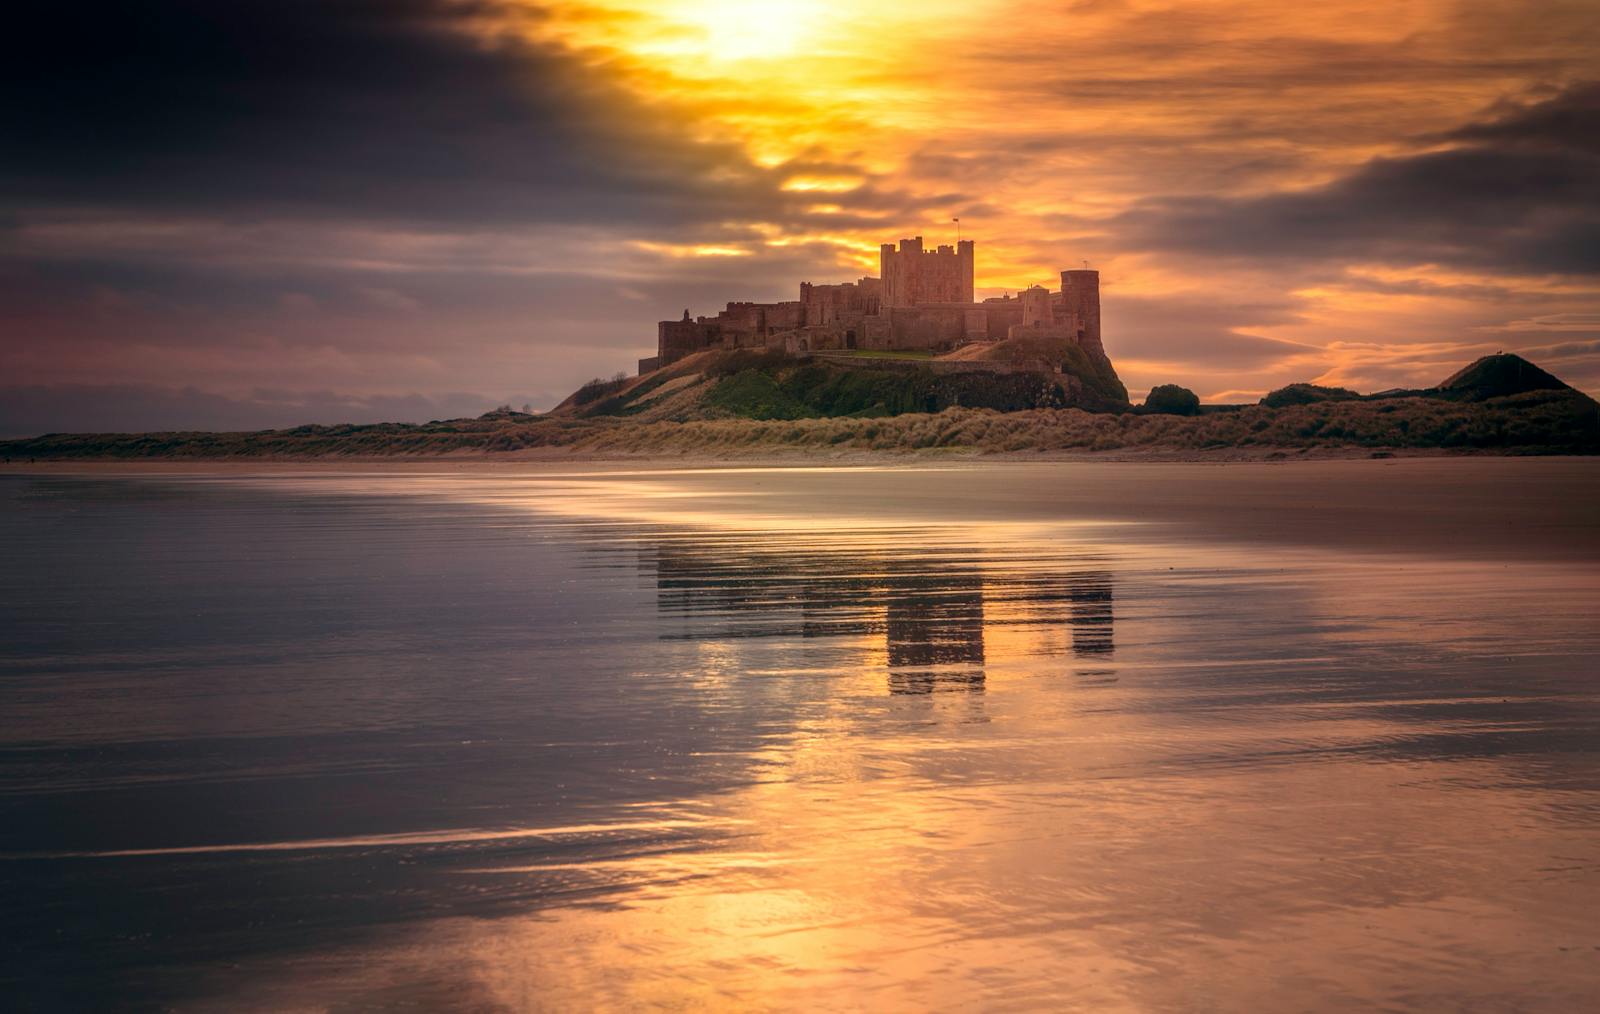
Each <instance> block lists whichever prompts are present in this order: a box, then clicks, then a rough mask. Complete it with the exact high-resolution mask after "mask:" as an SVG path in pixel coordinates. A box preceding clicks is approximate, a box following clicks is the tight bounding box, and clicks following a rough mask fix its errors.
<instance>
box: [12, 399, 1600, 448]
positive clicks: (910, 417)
mask: <svg viewBox="0 0 1600 1014" xmlns="http://www.w3.org/2000/svg"><path fill="white" fill-rule="evenodd" d="M1461 454H1474V455H1483V454H1491V455H1552V454H1556V455H1592V454H1600V406H1597V405H1596V403H1595V402H1594V401H1593V400H1592V399H1590V398H1589V397H1588V396H1586V395H1584V394H1581V393H1580V392H1577V391H1574V390H1571V389H1570V388H1563V389H1561V390H1540V391H1527V392H1523V393H1520V394H1513V395H1509V396H1506V397H1497V398H1487V399H1483V400H1446V399H1442V398H1437V397H1396V398H1385V399H1379V400H1370V399H1361V400H1337V401H1318V402H1313V403H1310V404H1296V405H1284V406H1278V407H1273V406H1268V405H1252V406H1246V407H1244V408H1240V409H1237V410H1233V411H1226V412H1209V413H1203V414H1199V415H1170V414H1161V413H1152V412H1136V411H1129V412H1122V413H1091V412H1086V411H1083V410H1081V409H1076V408H1064V409H1028V410H1023V411H1016V412H998V411H994V410H992V409H978V408H948V409H945V410H944V411H942V412H938V413H904V414H899V415H887V416H836V417H832V418H798V419H768V420H759V419H747V418H727V417H724V418H700V419H689V420H681V421H679V420H654V421H645V420H636V419H617V418H601V419H579V418H571V417H558V416H533V415H524V414H521V413H515V412H506V411H499V412H491V413H488V414H487V415H484V416H480V417H478V418H476V419H455V420H446V421H439V422H432V423H423V424H402V423H380V424H372V425H343V426H301V427H296V428H294V429H287V430H265V431H259V432H253V433H206V432H183V433H109V434H107V433H101V434H93V433H90V434H50V435H46V436H41V437H35V438H31V439H25V440H9V441H0V462H3V461H4V460H5V459H10V462H11V465H12V467H15V466H16V464H17V463H19V462H35V463H36V462H38V461H44V460H54V461H62V460H77V461H198V460H210V461H217V460H225V461H245V462H261V461H288V462H305V461H314V460H331V461H339V462H349V461H355V460H371V461H391V462H392V461H397V460H404V459H415V460H421V461H429V462H448V461H453V460H462V459H479V460H495V459H499V460H554V461H639V460H652V459H663V460H677V461H708V462H715V461H741V462H750V461H766V460H772V461H847V460H852V459H859V460H863V461H866V460H885V459H890V460H902V459H912V460H927V459H930V458H937V459H948V458H953V457H954V458H960V457H996V456H1004V457H1020V458H1026V459H1030V460H1045V459H1053V458H1059V459H1091V460H1100V461H1107V460H1118V459H1129V460H1136V461H1154V460H1172V461H1227V460H1250V461H1256V460H1283V459H1291V458H1306V457H1312V458H1351V457H1371V456H1381V457H1388V456H1408V457H1410V456H1422V455H1426V456H1438V455H1461Z"/></svg>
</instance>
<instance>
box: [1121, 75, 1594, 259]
mask: <svg viewBox="0 0 1600 1014" xmlns="http://www.w3.org/2000/svg"><path fill="white" fill-rule="evenodd" d="M1596 137H1600V86H1597V85H1584V86H1581V87H1574V88H1571V89H1569V90H1567V91H1565V92H1563V93H1562V94H1560V95H1558V96H1556V97H1554V98H1551V99H1549V100H1547V101H1544V102H1541V103H1538V104H1535V105H1533V106H1529V107H1525V108H1519V109H1517V110H1515V111H1513V112H1510V113H1508V114H1506V115H1503V116H1501V117H1498V118H1496V119H1494V120H1491V121H1488V122H1485V123H1482V124H1473V125H1468V126H1466V127H1463V128H1461V129H1459V130H1456V131H1453V132H1452V133H1451V134H1449V135H1448V138H1449V139H1450V140H1451V141H1454V142H1456V146H1455V147H1451V148H1448V149H1445V150H1442V151H1427V152H1423V153H1420V154H1416V155H1412V156H1409V157H1404V158H1382V159H1375V160H1373V161H1371V162H1368V163H1367V164H1366V165H1365V166H1363V167H1362V168H1361V169H1359V170H1357V171H1356V172H1354V173H1352V174H1350V175H1348V176H1346V177H1344V178H1342V179H1339V180H1336V181H1334V182H1333V183H1330V184H1328V185H1326V186H1323V187H1318V188H1315V189H1311V190H1300V191H1291V192H1281V193H1274V194H1269V195H1266V196H1260V197H1250V198H1237V199H1216V198H1202V197H1182V198H1173V199H1166V200H1155V201H1147V202H1144V203H1142V204H1141V205H1139V206H1137V207H1136V208H1135V209H1133V210H1131V211H1129V212H1126V213H1124V214H1123V215H1121V216H1119V217H1118V218H1117V219H1115V220H1114V222H1113V223H1111V227H1112V229H1113V230H1114V231H1115V232H1116V233H1117V234H1118V235H1119V237H1120V238H1122V239H1124V240H1125V241H1127V242H1128V243H1129V244H1130V245H1134V246H1137V247H1140V248H1143V249H1153V250H1167V251H1177V252H1184V253H1191V254H1208V255H1216V256H1224V257H1235V258H1245V259H1273V260H1282V259H1290V260H1302V261H1304V260H1339V261H1350V260H1355V261H1358V262H1372V261H1383V262H1390V263H1400V264H1423V263H1438V264H1449V265H1456V266H1462V267H1471V268H1475V269H1483V270H1491V271H1492V270H1501V271H1505V272H1508V273H1514V274H1528V273H1560V274H1579V275H1587V274H1600V145H1597V142H1596V141H1595V140H1594V139H1595V138H1596Z"/></svg>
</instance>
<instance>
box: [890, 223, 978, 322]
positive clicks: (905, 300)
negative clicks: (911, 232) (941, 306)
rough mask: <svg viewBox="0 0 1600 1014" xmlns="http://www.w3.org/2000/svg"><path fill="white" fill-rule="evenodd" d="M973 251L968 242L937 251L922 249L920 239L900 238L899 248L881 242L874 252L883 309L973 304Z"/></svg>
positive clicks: (971, 245)
mask: <svg viewBox="0 0 1600 1014" xmlns="http://www.w3.org/2000/svg"><path fill="white" fill-rule="evenodd" d="M973 250H974V244H973V241H972V240H970V239H966V240H962V241H961V242H959V243H957V244H956V245H955V246H953V247H951V246H941V247H939V248H938V249H937V250H924V249H922V237H921V236H917V237H916V238H914V239H903V240H901V241H900V247H899V249H896V248H895V246H894V244H892V243H885V244H883V246H882V247H880V248H879V251H878V261H879V269H880V270H879V276H878V277H880V278H881V279H883V300H882V305H883V306H916V305H918V304H920V303H971V302H973V301H974V300H973V292H974V288H973V268H972V262H973Z"/></svg>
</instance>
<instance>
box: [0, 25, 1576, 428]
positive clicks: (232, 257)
mask: <svg viewBox="0 0 1600 1014" xmlns="http://www.w3.org/2000/svg"><path fill="white" fill-rule="evenodd" d="M8 21H9V23H8V30H7V32H6V33H5V34H4V37H3V39H0V80H3V89H0V432H4V433H7V434H13V435H14V434H23V433H33V432H42V431H45V430H68V429H149V428H169V427H196V428H199V427H204V428H241V427H257V426H271V425H291V424H295V423H299V422H307V421H320V422H332V421H368V420H378V419H399V420H426V419H430V418H440V417H446V416H456V415H463V414H475V413H478V412H481V411H483V410H485V409H487V408H489V407H492V406H493V405H495V404H498V403H501V402H510V403H512V404H515V405H518V406H520V405H522V404H523V403H531V404H532V405H533V406H534V407H536V408H539V407H548V406H549V405H552V404H554V403H555V402H556V401H557V400H559V399H560V398H561V397H562V396H563V395H565V394H566V393H567V392H568V391H570V390H571V389H572V388H573V387H575V386H577V385H578V384H579V383H581V382H582V381H584V380H586V379H588V378H589V377H592V376H596V375H610V374H611V373H613V372H615V371H617V370H619V369H625V368H630V367H631V365H632V363H633V361H634V360H636V359H637V358H638V357H639V356H642V355H648V354H650V353H651V352H652V351H653V349H654V343H655V322H656V321H657V320H659V319H662V318H664V317H676V316H678V315H679V314H681V313H682V311H683V309H684V308H685V307H689V308H691V309H693V310H694V311H695V312H696V313H709V312H712V311H713V310H715V309H716V308H717V307H718V306H719V305H720V304H721V303H723V302H726V301H727V300H729V299H735V298H741V299H763V300H767V299H793V298H796V288H797V284H798V282H799V281H800V280H802V279H807V280H812V281H842V280H847V279H852V278H855V277H858V276H859V275H862V274H865V273H875V271H876V258H877V253H876V251H877V245H878V243H880V242H882V241H893V240H896V239H898V238H900V237H901V236H905V235H916V234H921V235H923V236H925V237H927V239H928V241H929V242H930V243H933V242H949V241H951V240H953V238H954V234H953V228H954V227H953V226H952V225H951V224H950V220H951V219H952V218H953V217H957V216H959V217H960V218H961V221H962V228H963V230H964V233H965V235H966V236H968V237H969V238H974V239H976V240H977V241H978V283H979V287H980V290H987V292H985V293H984V294H994V293H998V292H1000V291H1004V290H1009V289H1015V288H1018V287H1022V286H1025V285H1028V284H1030V283H1033V282H1048V281H1049V280H1050V279H1051V278H1052V277H1054V276H1055V274H1056V273H1057V272H1059V271H1060V270H1061V269H1062V268H1066V267H1074V266H1078V265H1080V264H1081V263H1082V262H1084V261H1087V262H1089V263H1090V264H1091V265H1092V266H1094V267H1097V268H1099V269H1100V271H1101V275H1102V279H1103V286H1104V296H1105V343H1106V348H1107V350H1108V351H1109V352H1110V353H1111V355H1112V357H1113V360H1114V361H1115V363H1116V365H1117V367H1118V369H1119V371H1120V372H1121V374H1122V376H1123V378H1124V380H1126V381H1127V382H1128V386H1129V388H1130V389H1131V390H1133V391H1135V392H1138V393H1142V392H1143V391H1145V390H1148V389H1149V387H1150V386H1152V385H1153V384H1156V383H1162V382H1169V381H1170V382H1177V383H1181V384H1184V385H1187V386H1189V387H1192V388H1194V389H1195V390H1197V391H1198V392H1200V394H1201V395H1202V396H1203V397H1205V398H1208V399H1215V400H1253V399H1254V398H1256V397H1259V395H1260V394H1261V393H1262V392H1264V391H1266V390H1268V389H1270V388H1272V387H1276V386H1279V385H1281V384H1283V383H1286V382H1290V381H1295V380H1316V381H1318V382H1320V383H1330V384H1339V385H1344V386H1350V387H1354V388H1356V389H1358V390H1377V389H1381V388H1386V387H1393V386H1399V385H1408V386H1409V385H1423V384H1431V383H1436V382H1437V381H1439V380H1440V379H1442V378H1443V377H1444V376H1445V375H1447V374H1448V373H1450V372H1451V371H1452V370H1453V369H1455V368H1456V367H1458V366H1459V365H1461V364H1462V363H1463V362H1465V361H1467V360H1469V359H1471V358H1473V357H1474V356H1477V355H1481V354H1483V353H1485V352H1493V351H1496V350H1498V349H1507V350H1515V351H1519V352H1522V353H1524V354H1526V355H1528V356H1530V357H1531V358H1533V359H1535V360H1536V361H1538V362H1539V363H1541V364H1542V365H1544V366H1546V367H1547V368H1549V369H1551V370H1552V371H1553V372H1555V373H1557V374H1558V375H1559V376H1562V377H1563V378H1565V379H1567V380H1568V381H1570V382H1572V383H1573V384H1575V385H1576V386H1579V387H1582V388H1584V389H1586V390H1589V391H1590V392H1600V5H1597V4H1596V3H1595V2H1594V0H1320V2H1317V3H1306V2H1289V0H1077V2H1073V0H1065V2H1036V0H965V2H956V0H740V2H734V0H611V2H603V3H587V2H553V3H533V2H513V0H463V2H456V0H228V2H226V3H219V2H216V0H63V2H60V3H53V4H29V5H25V6H24V7H22V8H20V9H19V10H18V11H16V12H12V13H11V14H10V15H9V17H8Z"/></svg>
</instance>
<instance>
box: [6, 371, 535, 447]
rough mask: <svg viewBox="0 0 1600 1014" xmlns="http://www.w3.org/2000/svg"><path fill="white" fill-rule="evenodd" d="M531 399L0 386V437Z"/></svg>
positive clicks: (423, 415) (291, 419)
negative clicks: (240, 394) (234, 394)
mask: <svg viewBox="0 0 1600 1014" xmlns="http://www.w3.org/2000/svg"><path fill="white" fill-rule="evenodd" d="M530 400H532V399H531V398H528V397H521V396H518V395H515V394H511V395H507V396H505V397H501V398H491V397H487V396H484V395H478V394H468V393H456V394H446V395H438V396H434V397H425V396H423V395H420V394H413V395H399V396H378V397H365V398H360V397H352V396H349V395H343V394H336V393H334V392H332V391H274V390H264V389H261V390H257V391H254V392H252V393H251V395H249V396H247V397H240V398H230V397H226V396H224V395H220V394H214V393H211V392H207V391H202V390H199V389H197V388H194V387H184V388H166V387H158V386H152V385H138V384H122V385H60V386H48V387H47V386H28V387H0V438H11V437H26V436H37V435H39V434H42V433H115V432H128V431H143V430H223V431H238V430H259V429H285V428H288V427H291V426H299V425H302V424H306V423H374V422H427V421H429V420H430V419H457V418H462V417H466V416H476V415H481V414H482V413H484V412H487V411H488V410H490V409H492V408H494V407H495V406H496V405H498V404H510V405H513V406H515V407H519V408H520V407H521V406H522V405H523V404H524V403H525V402H528V401H530Z"/></svg>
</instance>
